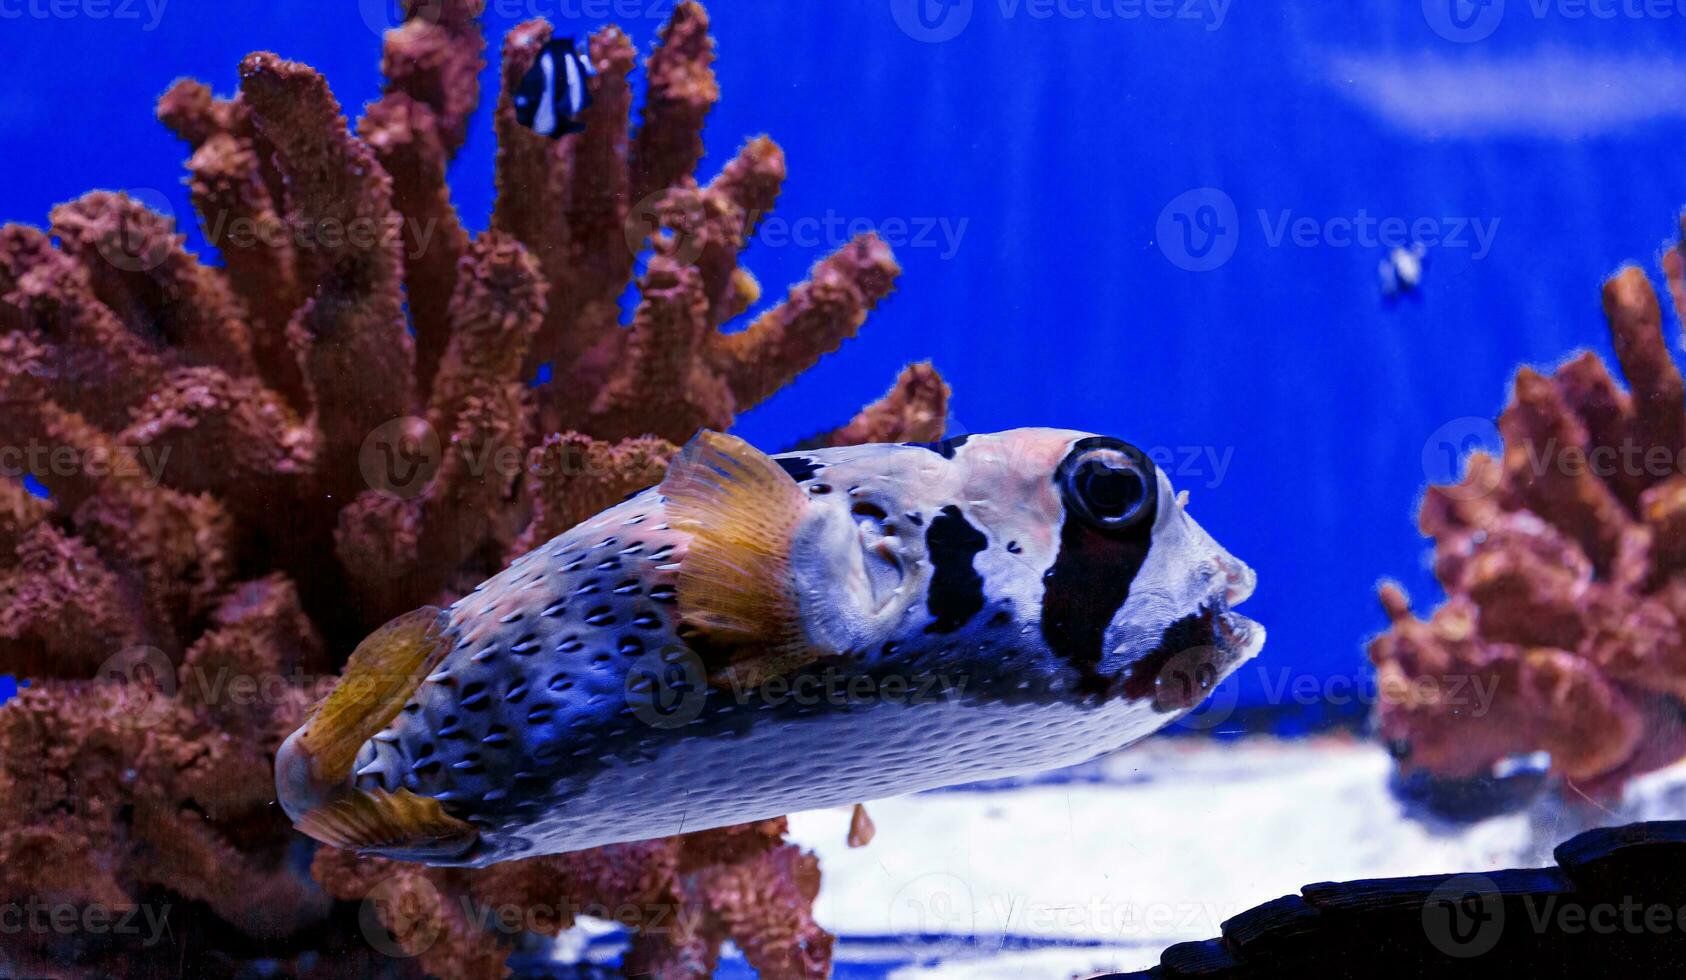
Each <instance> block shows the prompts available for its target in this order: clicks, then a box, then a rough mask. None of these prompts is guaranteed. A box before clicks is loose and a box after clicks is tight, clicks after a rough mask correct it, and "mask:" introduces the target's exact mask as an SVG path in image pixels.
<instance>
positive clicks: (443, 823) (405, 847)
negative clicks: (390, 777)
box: [297, 789, 479, 858]
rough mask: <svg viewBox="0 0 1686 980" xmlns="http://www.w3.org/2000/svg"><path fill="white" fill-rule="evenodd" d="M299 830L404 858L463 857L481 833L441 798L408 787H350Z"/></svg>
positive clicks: (335, 843) (304, 821)
mask: <svg viewBox="0 0 1686 980" xmlns="http://www.w3.org/2000/svg"><path fill="white" fill-rule="evenodd" d="M297 826H298V829H299V830H300V832H302V833H304V834H307V835H309V836H310V837H313V838H315V839H316V840H319V841H321V842H322V843H324V844H331V845H333V846H334V847H344V848H350V849H352V850H357V851H384V852H392V853H394V854H395V855H403V856H405V857H439V858H450V857H457V856H460V855H461V854H462V853H463V852H464V851H466V850H467V849H468V848H469V846H470V845H472V844H473V843H474V841H475V839H476V838H477V837H478V836H479V831H477V830H475V829H474V827H473V825H471V824H469V823H467V822H466V821H463V820H459V819H457V818H456V817H453V816H451V815H450V814H448V813H446V812H445V810H444V808H443V807H441V806H440V805H439V801H438V800H435V799H432V798H431V797H426V796H417V795H416V794H414V793H412V792H410V791H409V790H407V789H400V790H398V791H397V792H396V793H388V792H386V791H385V790H379V789H377V790H369V791H364V790H349V791H347V792H345V793H344V794H342V795H340V796H338V797H336V798H334V799H332V800H329V801H328V802H326V803H323V804H322V805H321V806H318V807H316V808H315V809H313V810H311V811H310V812H309V813H307V814H305V815H304V817H303V819H301V820H299V822H298V824H297Z"/></svg>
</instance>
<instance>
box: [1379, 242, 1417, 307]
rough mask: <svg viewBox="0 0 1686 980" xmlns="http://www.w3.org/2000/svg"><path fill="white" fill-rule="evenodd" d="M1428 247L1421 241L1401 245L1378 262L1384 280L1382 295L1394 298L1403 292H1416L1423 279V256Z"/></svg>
mask: <svg viewBox="0 0 1686 980" xmlns="http://www.w3.org/2000/svg"><path fill="white" fill-rule="evenodd" d="M1427 254H1428V249H1427V248H1425V247H1423V244H1422V243H1421V242H1412V243H1411V245H1410V246H1409V247H1406V246H1403V245H1402V246H1399V247H1396V248H1395V249H1394V250H1393V251H1391V252H1389V253H1388V255H1387V258H1385V259H1382V260H1381V262H1379V263H1378V264H1377V267H1376V271H1377V273H1378V274H1379V275H1380V276H1381V280H1382V295H1383V296H1386V297H1387V298H1389V299H1393V298H1394V297H1396V296H1399V295H1400V294H1402V293H1409V292H1414V291H1415V290H1416V288H1417V286H1418V285H1420V284H1421V283H1422V281H1423V258H1424V256H1426V255H1427Z"/></svg>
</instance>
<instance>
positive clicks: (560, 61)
mask: <svg viewBox="0 0 1686 980" xmlns="http://www.w3.org/2000/svg"><path fill="white" fill-rule="evenodd" d="M595 74H597V72H596V71H595V70H594V69H593V68H592V66H591V59H590V58H586V57H581V56H580V53H579V51H578V49H577V48H576V47H575V45H574V39H573V38H571V37H570V38H561V39H557V40H553V41H551V42H550V43H548V44H546V45H545V46H544V48H543V50H541V51H540V52H539V56H538V57H537V58H536V59H534V61H533V67H531V68H529V69H527V74H525V75H523V76H521V84H520V85H519V86H517V87H516V89H515V121H516V122H519V123H520V124H521V125H523V126H525V127H527V128H528V129H530V130H532V131H533V132H535V133H538V134H539V135H540V136H548V137H550V138H551V139H561V138H562V137H563V136H566V135H568V134H569V133H579V132H584V131H585V124H584V123H582V122H580V121H579V117H580V113H582V112H584V111H585V107H586V106H588V105H590V104H591V91H590V89H589V88H587V85H586V79H588V78H590V77H592V76H593V75H595Z"/></svg>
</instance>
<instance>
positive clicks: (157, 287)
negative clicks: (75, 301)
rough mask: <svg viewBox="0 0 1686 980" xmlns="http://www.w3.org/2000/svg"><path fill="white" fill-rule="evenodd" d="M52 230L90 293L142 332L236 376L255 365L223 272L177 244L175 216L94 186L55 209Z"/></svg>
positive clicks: (183, 355)
mask: <svg viewBox="0 0 1686 980" xmlns="http://www.w3.org/2000/svg"><path fill="white" fill-rule="evenodd" d="M52 231H53V234H54V235H57V236H58V238H59V241H60V244H61V247H62V248H63V249H64V251H65V252H67V253H69V254H70V255H73V256H75V257H76V258H77V259H79V260H81V262H82V265H83V267H84V268H86V269H87V270H88V278H89V281H90V283H91V284H92V286H93V290H94V295H95V296H96V297H98V299H99V301H100V302H101V303H104V304H105V306H106V308H107V309H110V310H111V311H113V312H114V313H116V314H117V315H118V317H119V318H120V319H121V320H122V321H123V322H124V323H125V324H126V325H127V326H128V328H129V330H130V332H132V333H134V334H136V335H137V336H141V337H148V338H157V342H158V343H160V344H163V345H168V346H169V347H170V348H172V349H173V350H174V351H175V352H176V353H177V354H178V355H179V356H180V357H181V358H182V359H183V360H185V361H187V362H189V363H195V364H205V365H210V366H213V367H218V368H221V369H223V370H224V371H227V372H228V373H229V374H232V375H235V376H236V377H239V376H244V375H250V374H253V373H255V371H256V370H257V368H256V365H255V363H254V362H253V360H252V340H251V336H250V334H249V333H248V332H247V328H246V311H245V309H244V308H243V307H242V306H241V305H240V303H239V302H238V301H237V300H236V299H235V298H234V295H233V294H232V293H231V292H230V291H229V289H228V286H227V284H226V283H225V282H224V281H223V278H222V275H221V273H219V272H218V271H217V270H215V269H210V268H206V267H205V266H202V265H200V264H199V262H198V261H197V260H196V259H195V258H194V257H193V256H192V255H190V254H189V253H188V252H187V251H186V250H185V249H183V248H182V242H183V241H184V240H185V236H183V235H178V234H176V231H175V225H174V222H173V221H172V220H171V219H169V218H166V217H164V216H163V215H160V214H157V213H155V212H153V211H150V210H148V209H147V208H146V207H145V206H144V205H142V204H140V203H139V202H138V201H133V200H130V199H129V198H128V197H126V196H124V195H122V194H109V193H106V192H104V191H95V192H93V193H91V194H88V195H86V196H85V197H83V198H82V199H81V200H79V201H75V202H73V203H71V204H62V205H60V206H58V207H56V208H54V209H53V212H52Z"/></svg>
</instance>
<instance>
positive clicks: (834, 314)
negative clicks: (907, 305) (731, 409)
mask: <svg viewBox="0 0 1686 980" xmlns="http://www.w3.org/2000/svg"><path fill="white" fill-rule="evenodd" d="M899 275H901V267H900V266H898V265H896V261H895V259H894V258H893V257H892V256H891V254H890V247H889V246H888V245H886V244H884V242H883V240H882V239H880V238H878V236H876V235H872V234H866V235H862V236H860V237H859V238H856V239H855V240H854V241H852V242H850V243H849V244H848V245H846V246H844V247H843V248H842V249H841V250H840V251H838V252H837V253H836V254H834V255H832V256H830V257H828V258H826V259H824V260H823V261H821V262H820V263H819V264H818V265H816V266H814V271H813V273H812V274H811V276H810V278H809V280H808V281H807V282H805V283H803V284H802V285H800V286H797V287H795V288H793V289H791V291H790V295H789V297H787V298H786V300H785V301H784V302H783V303H781V304H780V305H778V306H776V307H774V308H773V309H771V310H768V311H767V312H766V313H763V314H762V315H761V316H759V317H757V318H756V319H755V322H753V323H751V324H750V326H749V328H748V329H747V330H744V331H743V332H742V333H735V334H721V335H719V336H718V337H716V338H715V340H714V342H713V344H712V348H713V349H712V351H711V352H710V354H711V360H712V361H713V362H714V363H715V364H717V365H718V366H719V370H720V371H721V373H722V375H723V376H724V377H725V379H726V383H727V385H728V387H729V388H730V389H731V392H732V395H733V398H734V399H735V401H736V407H737V410H738V411H746V410H748V409H749V408H752V407H754V406H755V405H758V404H760V403H761V402H763V401H765V400H766V399H767V398H768V397H769V396H770V395H772V394H773V392H775V391H777V390H779V389H780V388H782V387H784V386H785V385H787V384H789V383H790V381H791V379H793V378H795V377H796V376H797V375H798V374H801V373H802V372H803V371H806V370H807V369H808V368H810V367H813V366H814V364H815V363H817V362H818V361H819V359H820V358H821V357H822V356H824V355H825V354H828V353H830V352H831V351H834V350H836V349H837V348H838V346H839V345H840V344H842V342H843V341H844V340H846V339H847V338H849V337H852V336H854V334H855V331H856V330H858V329H860V325H861V324H862V323H863V322H864V321H865V320H866V315H867V313H868V312H869V311H871V310H872V309H873V308H874V307H875V306H877V305H878V303H879V301H880V300H882V299H883V298H884V297H886V296H888V295H889V294H890V290H891V288H892V287H893V286H894V285H895V282H896V277H897V276H899Z"/></svg>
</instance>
